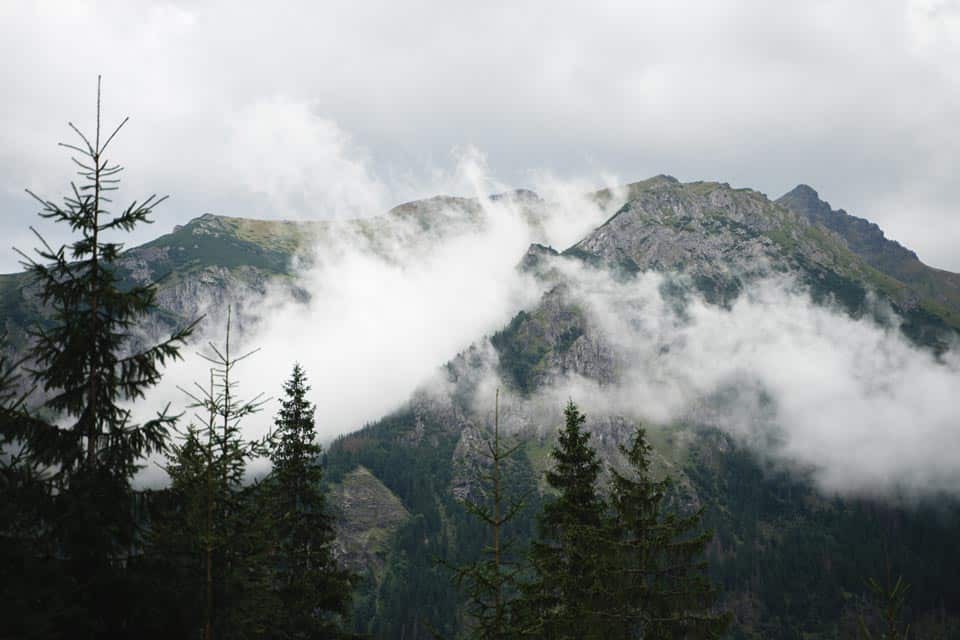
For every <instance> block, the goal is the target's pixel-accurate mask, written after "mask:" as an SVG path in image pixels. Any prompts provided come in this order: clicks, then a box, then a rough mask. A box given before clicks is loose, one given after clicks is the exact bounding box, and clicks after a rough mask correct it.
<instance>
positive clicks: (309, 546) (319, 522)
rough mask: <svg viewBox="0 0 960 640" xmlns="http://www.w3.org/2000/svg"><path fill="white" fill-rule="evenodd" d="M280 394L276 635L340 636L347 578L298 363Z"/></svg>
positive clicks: (271, 484)
mask: <svg viewBox="0 0 960 640" xmlns="http://www.w3.org/2000/svg"><path fill="white" fill-rule="evenodd" d="M283 391H284V398H283V400H282V401H281V407H280V412H279V413H278V415H277V417H276V421H275V425H276V429H275V431H274V433H273V434H272V438H271V441H270V446H269V455H270V461H271V462H272V463H273V471H272V472H271V475H270V477H269V479H268V481H267V492H268V496H269V498H268V499H269V505H270V515H271V529H272V535H273V538H274V551H273V566H274V585H273V588H274V589H275V590H276V595H277V600H278V602H279V607H278V610H277V611H276V616H275V623H274V628H273V629H272V631H271V634H270V635H271V637H274V638H291V639H293V638H333V637H337V636H340V635H342V633H343V632H342V626H343V621H344V618H345V617H346V614H347V611H348V609H349V606H350V597H351V588H352V585H351V582H352V581H351V576H350V574H349V573H348V572H347V571H344V570H342V569H340V568H338V567H337V564H336V561H335V559H334V557H333V549H332V544H333V539H334V528H333V521H332V518H331V516H330V514H329V513H328V511H327V504H326V497H325V495H324V492H323V488H322V484H321V483H322V480H323V468H322V467H321V465H320V458H321V455H322V453H323V448H322V447H321V446H320V445H319V444H318V443H317V442H316V438H317V433H316V427H315V424H314V415H315V412H316V408H315V407H314V405H313V404H312V403H311V402H310V401H309V400H307V393H308V392H309V391H310V387H309V386H308V385H307V377H306V374H305V373H304V371H303V369H302V368H301V367H300V365H299V364H296V365H294V367H293V372H292V373H291V375H290V379H289V380H288V381H287V382H286V383H285V384H284V385H283Z"/></svg>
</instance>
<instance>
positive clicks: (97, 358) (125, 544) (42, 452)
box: [18, 79, 193, 637]
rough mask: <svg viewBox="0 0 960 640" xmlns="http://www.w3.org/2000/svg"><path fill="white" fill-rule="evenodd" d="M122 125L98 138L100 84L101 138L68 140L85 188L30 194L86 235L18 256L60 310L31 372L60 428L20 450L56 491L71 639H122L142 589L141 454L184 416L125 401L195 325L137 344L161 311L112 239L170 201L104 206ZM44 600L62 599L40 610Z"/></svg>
mask: <svg viewBox="0 0 960 640" xmlns="http://www.w3.org/2000/svg"><path fill="white" fill-rule="evenodd" d="M126 122H127V120H126V119H125V120H123V122H121V123H120V125H119V126H118V127H117V128H116V129H114V130H113V132H112V133H110V135H107V136H103V135H101V114H100V86H99V79H98V86H97V117H96V133H95V135H94V136H93V139H92V140H91V139H89V138H88V137H87V136H85V135H84V134H83V133H82V132H81V131H80V130H79V129H78V128H77V127H75V126H74V125H73V124H72V123H71V124H70V127H71V129H73V131H74V132H75V133H76V134H77V135H78V136H79V142H78V143H77V144H76V145H74V144H62V146H64V147H66V148H67V149H69V150H71V151H73V152H75V153H76V154H77V155H76V156H74V157H73V158H72V160H73V161H74V163H75V164H76V165H77V166H78V167H79V168H80V170H79V172H78V173H79V176H80V177H81V182H80V186H77V185H76V184H73V183H72V184H71V193H70V195H68V196H67V197H65V198H64V199H63V203H62V204H57V203H55V202H53V201H51V200H45V199H42V198H40V197H39V196H37V195H35V194H33V192H30V191H28V193H30V195H31V196H33V197H34V198H35V199H36V200H37V201H38V202H39V203H40V205H41V207H42V210H41V212H40V215H41V217H43V218H47V219H51V220H53V221H54V222H59V223H64V224H67V225H69V226H70V228H71V230H72V231H73V232H74V233H76V234H78V235H79V238H78V239H77V240H75V241H74V242H72V243H71V244H70V245H69V246H61V247H60V248H59V249H54V248H52V247H51V246H50V245H49V244H48V243H47V242H46V241H44V240H43V238H42V237H41V236H39V234H37V235H38V238H39V239H40V241H41V243H42V245H43V246H42V248H41V249H38V250H37V254H38V260H34V259H31V258H29V257H28V256H26V255H25V254H23V253H21V255H22V256H23V257H24V259H25V263H24V266H25V267H26V268H27V269H28V271H29V272H30V273H31V274H32V275H33V277H34V278H35V279H36V281H38V283H39V290H40V299H41V301H42V303H43V304H44V305H45V306H46V307H47V308H49V309H50V310H51V312H52V318H51V322H50V324H40V325H38V326H36V327H34V328H33V330H32V331H31V333H30V338H31V344H32V346H31V348H30V351H29V355H30V366H29V369H28V370H29V371H30V373H31V375H32V377H33V380H34V381H35V383H36V384H37V385H39V386H40V387H41V389H42V391H43V393H44V394H45V400H44V401H43V408H44V409H45V410H46V412H47V413H48V414H53V415H57V416H59V417H60V418H61V422H62V423H63V426H54V425H43V424H38V423H33V424H31V426H30V428H29V429H26V430H25V431H23V432H22V433H21V434H20V435H21V437H20V438H19V439H18V440H19V446H21V447H22V452H23V455H24V457H25V458H28V459H29V460H30V462H31V464H33V465H35V466H36V467H37V468H42V469H43V472H44V482H46V483H47V484H48V486H49V491H50V495H51V496H52V500H53V507H52V509H53V516H54V517H52V518H50V519H49V520H47V521H45V522H44V523H43V525H42V526H40V527H38V528H37V529H36V530H37V531H38V532H42V535H43V537H44V538H45V539H46V540H47V542H48V545H47V546H48V549H51V550H52V552H53V553H54V554H55V557H56V558H57V561H58V562H60V563H61V564H62V565H63V567H64V570H65V572H66V574H67V578H66V579H64V580H63V581H62V584H61V587H62V589H63V591H62V593H61V594H60V595H61V597H62V601H63V603H64V604H63V606H62V607H61V608H59V610H58V611H50V610H48V612H47V613H48V615H49V616H50V617H51V619H55V620H56V621H57V622H56V624H57V625H58V627H59V628H60V629H61V630H62V631H63V632H68V633H69V634H70V635H71V636H72V637H88V636H94V635H98V636H101V637H102V636H104V635H106V634H111V633H112V634H122V633H123V632H124V629H125V628H126V626H127V625H128V624H129V612H130V610H131V600H132V599H134V598H136V597H137V596H136V594H134V593H131V590H130V589H129V588H127V585H126V580H127V578H128V575H127V572H126V571H125V567H126V565H127V562H128V560H129V559H130V557H131V554H132V552H133V548H134V545H135V543H136V538H137V535H138V534H137V522H136V517H135V509H134V504H133V503H134V497H133V491H132V489H131V487H130V480H131V478H132V476H133V475H134V473H135V472H136V471H137V469H138V464H139V463H140V461H141V460H142V459H143V457H144V456H146V455H149V454H151V453H153V452H158V451H162V450H163V449H164V448H165V446H166V442H167V434H168V429H169V428H170V426H171V425H172V424H173V423H174V421H175V419H176V417H175V416H172V415H170V414H168V413H167V411H166V410H164V411H161V412H160V413H159V414H158V415H157V417H156V418H154V419H151V420H148V421H147V422H145V423H143V424H134V423H133V421H132V420H131V417H132V416H131V412H130V409H129V408H128V407H127V406H126V403H129V402H132V401H136V400H142V399H143V398H144V395H145V393H146V391H147V390H148V389H149V388H150V387H152V386H153V385H155V384H156V383H157V382H158V381H159V380H160V376H161V371H162V368H163V366H164V365H165V364H166V363H167V362H168V361H170V360H173V359H176V358H178V357H179V355H180V354H179V349H180V346H181V345H182V344H183V342H184V341H185V340H186V338H187V337H188V336H189V334H190V332H191V330H192V328H193V325H190V326H188V327H186V328H184V329H182V330H180V331H177V332H176V333H174V335H173V336H171V337H170V338H169V339H167V340H165V341H163V342H160V343H159V344H156V345H154V346H152V347H148V348H146V349H144V350H136V340H135V337H134V334H135V332H136V328H137V323H138V322H139V321H141V320H142V319H143V317H144V316H145V315H146V314H147V313H149V312H150V311H151V310H152V309H153V308H154V306H155V291H154V287H153V286H152V285H143V286H134V287H132V288H129V289H125V288H123V287H121V283H120V279H119V277H118V275H117V272H116V269H115V267H116V261H117V258H118V257H119V256H120V252H121V250H122V244H120V243H117V242H110V241H107V240H106V239H105V237H106V236H107V235H109V234H111V233H118V232H125V231H130V230H132V229H133V228H135V227H136V226H137V225H139V224H141V223H149V222H150V221H151V220H150V215H151V214H152V211H153V208H154V207H155V206H157V205H158V204H160V203H161V202H162V201H163V200H164V199H165V198H157V197H156V196H150V197H148V198H146V199H145V200H143V201H142V202H134V203H132V204H130V205H129V206H128V207H127V208H126V209H124V210H122V211H121V212H119V213H117V214H116V215H113V214H111V213H110V212H109V210H108V209H107V208H106V207H107V206H108V205H109V203H110V198H109V194H110V193H111V192H112V191H114V190H115V189H116V188H117V183H118V182H119V178H118V175H119V173H120V172H121V171H122V168H121V167H120V166H119V165H117V164H114V163H112V162H110V161H109V160H108V159H107V157H106V155H105V154H106V152H107V150H108V149H109V146H110V143H111V142H112V141H113V139H114V138H115V137H116V135H117V133H118V132H119V131H120V129H121V128H122V127H123V125H124V124H125V123H126ZM48 605H49V606H51V607H56V606H57V605H56V603H52V602H48V603H42V604H41V605H40V606H48Z"/></svg>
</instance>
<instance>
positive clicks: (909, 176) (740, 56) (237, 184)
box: [0, 0, 960, 270]
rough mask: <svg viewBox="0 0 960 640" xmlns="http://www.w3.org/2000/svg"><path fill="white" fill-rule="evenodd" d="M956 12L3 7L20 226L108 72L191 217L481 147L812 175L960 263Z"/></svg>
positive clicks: (419, 187)
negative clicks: (917, 217) (59, 146)
mask: <svg viewBox="0 0 960 640" xmlns="http://www.w3.org/2000/svg"><path fill="white" fill-rule="evenodd" d="M957 16H958V12H957V7H956V3H951V2H942V1H932V0H924V1H918V2H908V1H906V0H905V1H902V2H901V1H897V0H881V1H879V2H866V1H864V2H853V3H830V2H812V3H805V4H803V5H796V6H787V5H784V4H782V3H776V4H771V3H765V2H759V1H747V2H739V1H736V2H735V1H729V2H727V1H724V2H694V1H691V0H684V1H681V2H654V3H641V4H623V3H616V2H610V3H601V4H594V5H591V6H589V7H587V6H585V5H577V4H575V3H566V2H545V1H543V2H535V3H532V4H526V5H524V6H522V7H519V6H516V5H503V4H493V5H491V4H490V3H485V4H477V5H464V4H460V3H453V4H452V3H440V2H426V3H421V4H418V5H415V6H409V5H401V4H398V3H390V2H383V1H382V0H371V1H364V2H349V3H348V2H340V1H334V2H324V3H308V2H294V3H285V4H283V5H278V6H276V7H271V8H270V10H269V12H265V10H264V9H263V7H260V6H253V5H250V6H247V5H242V4H237V3H227V2H224V1H222V0H209V1H204V2H196V3H181V2H166V1H161V0H156V1H153V2H144V3H121V2H115V1H109V0H103V1H90V2H50V3H4V4H3V6H2V7H0V55H3V57H4V59H5V60H8V61H16V63H11V64H7V65H4V67H3V69H2V70H0V83H2V84H3V86H4V87H6V89H7V91H8V93H9V94H10V95H11V96H14V98H15V99H11V100H7V101H4V102H3V103H2V104H0V121H2V122H3V125H2V127H0V169H2V170H0V176H2V178H0V199H2V201H0V206H2V207H3V209H4V211H5V212H6V213H5V218H4V220H3V221H2V224H3V225H4V227H5V229H8V230H9V229H14V230H18V229H22V228H23V227H25V226H26V224H28V223H29V222H32V221H34V220H35V218H33V217H32V214H33V208H32V205H31V204H30V203H29V201H27V200H26V199H24V198H21V196H20V193H21V191H20V190H21V189H22V187H24V186H35V187H37V188H42V189H43V190H44V191H48V189H46V187H47V186H48V184H49V186H50V187H51V189H53V190H54V192H62V191H63V186H64V182H63V180H62V177H64V176H66V175H67V173H68V167H69V165H68V163H67V162H66V161H65V159H64V158H63V157H62V156H61V155H60V154H58V153H57V152H56V149H55V148H54V147H53V144H54V142H55V141H56V140H58V139H60V138H61V137H62V135H63V134H65V133H66V129H64V128H63V127H62V123H64V122H65V121H66V120H68V119H76V120H78V121H80V122H87V123H88V122H89V121H90V116H91V115H92V106H93V85H94V76H95V74H96V73H97V72H102V73H103V74H104V77H105V108H106V110H107V114H108V119H109V120H113V119H115V116H117V115H120V114H128V113H129V114H130V115H131V116H133V120H132V121H131V125H130V128H129V130H128V131H127V132H126V133H125V134H124V136H123V138H122V139H121V140H120V141H118V146H117V149H116V151H117V158H118V159H120V160H122V161H124V162H125V164H127V165H128V166H129V167H130V175H129V176H128V179H129V186H130V187H131V192H133V193H136V194H137V195H139V193H140V192H142V191H146V192H150V191H154V190H156V191H160V192H162V193H171V194H172V195H173V196H174V198H173V199H172V200H171V203H170V205H169V206H168V207H167V208H166V210H165V212H164V215H165V216H166V217H164V218H161V219H162V220H165V222H164V226H165V227H167V228H168V227H169V226H170V225H172V224H173V223H174V222H183V221H184V220H185V219H188V218H191V217H194V216H196V215H198V214H200V213H203V212H205V211H214V212H221V213H230V214H234V215H261V216H271V217H279V216H283V215H294V214H296V215H306V214H311V215H313V214H314V213H315V212H319V213H322V214H328V213H331V214H332V213H335V212H336V211H338V210H341V209H348V210H355V209H358V208H364V207H367V206H376V207H381V208H382V207H383V206H384V205H383V204H382V203H384V202H386V203H388V204H393V203H396V202H399V201H401V200H404V199H410V197H411V196H412V195H413V194H415V195H416V196H424V195H432V194H427V193H424V189H425V187H426V186H428V185H429V184H430V183H431V182H432V180H431V178H432V176H433V175H434V173H435V171H436V170H440V172H441V173H446V172H449V171H450V170H451V169H450V160H449V151H450V149H451V148H454V147H464V146H469V145H473V146H475V147H477V148H480V149H482V150H484V152H485V153H486V154H487V157H488V159H489V164H490V165H491V166H492V167H494V168H495V169H496V170H497V172H498V175H499V176H500V179H501V180H502V181H503V182H505V183H507V184H509V185H511V186H527V185H529V182H530V180H531V175H530V174H529V173H528V170H530V169H537V170H546V171H549V172H552V173H554V174H555V175H559V176H561V177H564V178H567V177H570V176H576V175H586V174H597V173H603V172H604V170H607V171H612V172H614V173H616V175H618V176H620V177H622V178H623V179H625V180H632V179H639V178H643V177H646V176H648V175H652V174H655V173H661V172H666V173H671V174H674V175H677V176H678V177H679V178H681V179H685V180H695V179H720V180H722V181H728V182H731V183H735V184H737V185H741V186H753V187H756V188H758V189H760V190H763V191H766V192H768V193H770V194H771V195H773V196H776V195H779V193H781V192H784V191H786V190H788V189H789V188H791V187H792V186H793V185H794V184H796V183H798V182H805V183H809V184H812V185H814V186H815V187H817V188H818V189H820V191H821V192H822V193H823V194H824V195H825V196H826V197H828V198H829V199H830V200H831V202H833V203H834V204H835V205H836V206H838V207H844V208H846V209H847V210H849V211H851V212H852V213H855V214H858V215H863V216H866V217H875V218H877V221H878V222H879V223H881V224H882V225H885V226H888V227H890V228H896V230H897V239H899V240H901V241H902V242H904V243H905V244H907V245H909V246H911V247H913V248H915V249H916V250H917V251H918V252H919V254H920V256H921V258H924V259H926V260H928V261H930V262H931V263H932V264H934V265H936V266H941V267H947V268H952V269H955V270H956V269H960V263H958V262H957V257H956V252H953V251H951V250H950V247H949V245H947V244H946V243H943V242H937V238H936V237H935V235H934V234H931V233H929V231H928V230H927V228H929V227H935V228H938V229H941V228H946V227H945V226H944V225H947V224H948V222H949V220H951V219H952V218H953V212H954V209H955V205H954V199H953V197H952V183H953V178H952V176H954V175H956V174H957V172H958V166H957V160H956V153H954V152H953V150H955V149H956V147H957V144H958V143H960V140H958V135H960V128H958V126H957V124H956V118H955V114H956V113H957V111H958V108H960V82H958V80H960V78H958V74H960V66H958V65H956V64H955V59H956V57H957V55H956V54H957V51H958V47H960V38H958V29H957V27H956V25H957V23H958V18H957ZM81 41H82V42H83V44H82V45H79V44H78V43H79V42H81ZM247 118H254V119H255V120H256V121H257V123H258V124H257V125H256V126H242V127H239V128H237V127H233V126H232V124H231V123H236V122H238V121H240V122H246V120H245V119H247ZM301 132H302V134H303V135H302V136H301V135H300V133H301ZM346 132H349V135H347V133H346ZM278 139H279V140H282V141H284V142H285V144H284V145H282V147H283V148H278V147H277V145H276V142H277V140H278ZM311 140H312V141H314V143H315V144H316V145H318V146H312V145H311V144H310V143H309V142H308V141H311ZM288 145H289V148H287V146H288ZM231 149H240V150H243V152H245V153H247V154H249V155H250V157H251V158H252V161H251V162H250V163H249V165H243V166H240V167H236V166H234V165H233V164H232V163H233V162H235V161H237V158H236V157H233V156H232V154H231V152H230V150H231ZM311 149H314V150H315V151H316V153H312V152H311ZM358 149H365V150H366V152H364V153H361V152H359V151H358ZM258 165H259V166H262V167H263V168H264V169H265V170H268V173H267V174H266V175H260V174H256V173H255V172H254V171H253V170H248V169H249V168H250V167H253V168H256V167H258ZM231 167H233V168H234V169H237V170H236V171H228V169H230V168H231ZM221 176H222V177H223V178H224V179H223V180H220V179H219V178H220V177H221ZM252 176H256V177H255V178H252ZM395 178H396V180H395ZM260 179H263V180H264V181H265V182H266V183H265V184H263V183H261V181H260ZM365 179H369V183H370V193H369V194H367V195H363V194H360V193H353V192H352V191H350V190H349V189H348V185H349V184H350V183H351V181H353V180H361V181H363V180H365ZM918 182H923V183H929V186H927V187H925V188H923V189H918V188H916V185H917V184H918ZM411 185H413V186H411ZM252 191H253V192H258V193H263V194H266V195H265V196H264V197H251V192H252ZM348 194H349V195H348ZM310 199H313V200H315V201H313V200H310ZM273 207H277V208H283V209H284V211H273V210H267V209H271V208H273ZM914 211H924V212H927V215H925V216H924V218H923V219H922V222H921V221H916V222H915V221H914V218H912V215H913V212H914ZM380 212H381V209H378V210H376V211H365V212H364V214H365V215H373V214H377V213H380ZM949 230H950V232H952V230H953V229H952V227H951V228H949ZM942 235H943V234H942ZM145 237H147V236H146V235H144V236H138V238H140V239H143V238H145ZM6 259H7V260H8V261H9V262H8V265H12V264H13V257H12V255H8V256H6Z"/></svg>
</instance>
